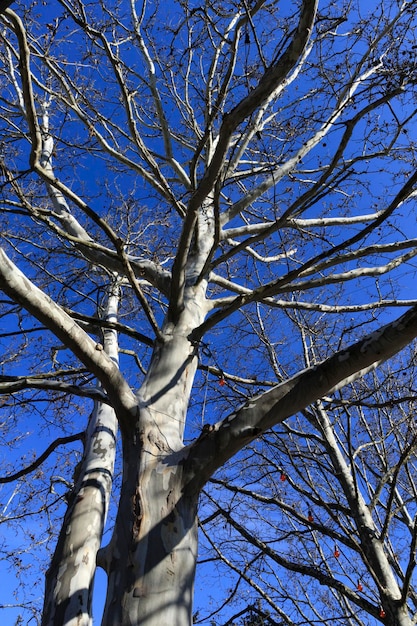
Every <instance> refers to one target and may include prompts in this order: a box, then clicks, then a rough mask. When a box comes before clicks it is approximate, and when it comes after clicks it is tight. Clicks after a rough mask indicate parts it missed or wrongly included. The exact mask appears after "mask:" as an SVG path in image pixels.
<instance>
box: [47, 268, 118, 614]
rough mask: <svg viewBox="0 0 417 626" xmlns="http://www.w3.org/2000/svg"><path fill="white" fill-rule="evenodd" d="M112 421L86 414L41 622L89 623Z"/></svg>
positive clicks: (97, 412) (109, 479) (113, 314)
mask: <svg viewBox="0 0 417 626" xmlns="http://www.w3.org/2000/svg"><path fill="white" fill-rule="evenodd" d="M118 303H119V286H118V281H117V278H116V277H115V280H114V281H113V283H112V285H111V287H110V289H109V297H108V302H107V308H106V312H105V316H104V317H105V319H106V320H107V321H109V322H115V321H117V309H118ZM103 343H104V350H105V352H106V354H107V355H108V356H109V357H110V358H111V359H112V360H113V362H114V363H115V364H116V365H118V362H119V360H118V340H117V332H116V331H114V330H111V329H109V328H107V329H105V330H104V332H103ZM116 437H117V419H116V414H115V412H114V410H113V408H112V407H111V406H109V405H107V404H104V403H101V402H97V403H96V404H95V406H94V409H93V412H92V414H91V416H90V418H89V422H88V427H87V431H86V434H85V443H84V454H83V458H82V461H81V462H80V464H79V466H77V467H76V469H75V471H74V477H73V479H74V489H73V491H72V493H71V495H70V497H69V503H68V509H67V512H66V514H65V519H64V522H63V525H62V529H61V533H60V535H59V539H58V543H57V546H56V549H55V553H54V556H53V558H52V562H51V565H50V567H49V569H48V572H47V574H46V583H45V598H44V608H43V614H42V626H57V625H59V624H65V626H90V625H91V624H92V595H93V583H94V575H95V571H96V557H97V552H98V550H99V548H100V544H101V539H102V535H103V530H104V525H105V522H106V516H107V512H108V508H109V499H110V493H111V489H112V484H113V472H114V460H115V454H116Z"/></svg>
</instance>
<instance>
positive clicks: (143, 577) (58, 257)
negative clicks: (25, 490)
mask: <svg viewBox="0 0 417 626" xmlns="http://www.w3.org/2000/svg"><path fill="white" fill-rule="evenodd" d="M49 11H50V9H49V8H48V7H43V6H40V7H38V6H37V5H35V6H33V7H29V8H28V9H27V10H25V11H24V14H23V17H22V18H21V17H19V16H18V15H17V13H15V12H14V11H12V10H10V9H6V10H5V13H4V16H3V18H2V19H3V24H4V29H3V34H2V68H3V69H2V92H3V96H2V100H1V107H2V113H1V116H0V119H1V124H2V138H3V139H2V160H1V168H2V175H3V183H2V197H1V210H2V232H3V244H4V245H3V248H2V250H1V251H0V289H1V290H2V292H3V293H4V299H3V301H2V307H3V313H2V315H3V319H4V320H5V332H4V334H3V340H4V341H5V344H6V345H7V352H6V353H5V357H4V366H3V367H4V372H5V373H4V375H2V378H1V391H2V393H3V394H4V396H5V404H4V407H3V408H4V409H5V410H7V412H10V413H11V416H10V418H8V419H6V420H5V423H6V428H7V429H8V436H9V438H11V437H13V436H15V430H14V429H15V428H21V427H20V424H19V420H20V421H22V420H23V419H24V417H25V414H26V415H27V411H29V410H30V411H32V412H33V411H35V408H36V407H37V406H38V407H41V408H40V413H41V414H42V415H41V419H42V420H44V424H45V427H46V425H47V424H48V428H49V429H50V432H51V434H52V432H53V436H54V437H55V440H54V441H53V443H51V444H50V445H49V446H46V447H45V450H44V452H43V453H42V454H41V456H40V457H37V458H36V459H35V460H32V461H31V462H30V463H29V462H28V463H27V464H26V467H24V468H23V469H22V468H16V469H14V470H11V469H8V473H9V474H10V475H9V476H4V478H3V479H2V480H3V483H5V482H6V481H9V480H11V479H12V478H13V479H17V478H20V477H21V476H22V475H24V474H28V473H29V472H31V471H33V470H39V468H41V467H43V465H41V462H43V461H48V462H49V461H50V459H51V455H53V454H55V451H56V450H57V448H58V447H59V446H63V445H66V444H74V442H75V441H79V440H81V441H82V445H83V449H82V454H78V456H77V455H75V454H73V455H72V456H73V457H75V459H76V461H77V462H76V463H75V462H74V461H72V467H71V459H70V458H69V457H64V458H65V459H66V462H68V463H70V466H69V467H68V468H67V469H66V468H65V467H63V468H62V469H63V473H64V474H65V476H60V477H59V478H60V480H61V484H65V485H68V488H69V490H70V491H69V493H67V494H66V499H67V500H68V506H67V509H66V512H65V515H64V517H63V525H62V529H61V531H60V533H59V537H58V540H57V544H56V549H55V552H54V555H53V558H52V560H51V564H50V567H49V569H48V572H47V575H46V589H45V601H44V611H43V624H61V623H62V624H64V623H65V624H70V623H74V624H75V623H77V624H88V623H90V622H91V612H92V609H91V606H92V593H93V580H94V573H95V568H96V564H97V565H99V566H100V567H101V568H103V569H104V570H105V572H106V573H107V577H108V585H107V600H106V606H105V609H104V616H103V623H104V624H147V625H148V626H150V625H151V624H158V625H160V624H161V623H166V624H178V625H183V624H190V623H191V620H192V596H193V582H194V575H195V567H196V556H197V526H198V516H197V511H198V502H199V498H200V495H201V493H202V490H203V489H204V487H205V486H206V485H207V484H208V481H210V480H212V479H213V477H214V474H215V472H216V471H217V470H219V469H220V468H222V466H224V464H225V463H227V461H228V460H230V459H236V460H238V459H239V458H241V451H242V450H243V448H244V447H245V446H247V445H248V444H250V443H251V442H253V441H255V440H257V438H259V437H260V436H261V435H263V434H264V433H268V432H269V431H270V429H271V428H274V427H277V426H278V425H280V424H283V423H284V421H285V420H286V419H287V418H289V417H291V416H293V415H296V414H299V413H302V414H303V415H304V416H305V419H307V421H308V422H309V423H310V424H311V428H313V427H314V428H316V429H317V428H318V429H320V428H321V429H323V423H324V421H325V420H326V419H327V418H326V402H327V400H325V401H324V402H325V405H324V408H323V400H321V399H323V398H328V397H330V396H332V397H333V396H334V394H338V393H339V391H340V390H341V389H342V388H344V387H345V386H346V385H347V384H348V383H351V382H352V381H354V380H356V379H358V378H359V377H361V376H364V375H365V374H367V373H369V372H371V371H372V370H374V368H375V367H376V366H378V365H380V364H381V363H383V362H384V361H386V360H388V359H390V358H391V357H393V356H394V355H396V354H397V353H398V352H399V351H401V350H402V349H403V348H405V347H406V346H407V345H408V344H410V342H411V341H412V340H413V339H414V338H415V336H416V335H417V303H416V301H415V300H414V299H413V300H410V299H406V298H404V294H403V291H402V289H403V285H404V278H403V277H404V272H406V271H407V270H409V271H412V269H413V265H412V263H413V258H414V256H415V255H416V253H417V252H416V250H417V249H416V245H415V239H414V238H413V236H412V235H413V229H414V221H411V217H412V215H413V210H414V195H415V185H416V183H417V171H416V169H415V143H414V140H413V132H412V123H413V121H414V117H415V107H414V104H413V103H414V98H415V79H416V67H415V61H414V48H415V45H416V43H415V39H414V36H415V32H416V31H415V20H416V13H417V10H416V8H415V6H414V5H413V3H412V2H404V3H398V2H394V1H391V0H390V1H389V2H388V0H387V1H385V2H383V3H381V6H380V7H379V8H378V10H377V11H373V12H372V13H371V12H368V11H367V10H366V7H364V6H363V3H362V2H361V1H358V2H357V3H346V5H344V4H343V5H341V4H340V3H333V2H328V3H327V4H325V5H322V6H320V7H319V10H318V7H317V2H316V1H315V0H303V1H301V2H299V3H297V5H296V7H295V8H294V7H291V8H288V6H287V3H285V4H284V3H280V2H279V1H276V2H271V3H269V4H268V3H265V2H264V1H263V0H259V1H258V2H254V3H249V4H248V3H242V4H240V3H237V4H236V5H235V4H234V3H228V4H224V3H222V4H221V3H210V2H207V3H206V4H205V5H204V7H202V6H200V5H196V6H194V5H192V4H190V3H188V2H178V3H171V4H170V5H168V6H167V5H166V4H163V5H161V6H159V4H158V3H152V5H147V4H146V3H143V4H141V5H140V6H139V5H137V4H136V3H135V2H133V0H132V2H130V3H128V2H120V3H117V4H115V6H114V7H112V10H111V11H110V10H109V9H108V7H106V5H105V4H104V3H94V4H91V5H90V4H83V3H82V2H80V1H78V0H74V1H71V0H62V1H60V2H57V3H56V6H55V5H54V8H53V10H52V9H51V11H53V13H52V14H51V13H50V12H49ZM394 307H403V308H404V307H406V310H405V312H400V314H399V315H398V314H397V316H395V315H394V314H392V309H393V308H394ZM300 312H301V313H302V312H305V314H306V315H307V314H308V315H309V316H310V318H309V319H310V322H309V323H310V325H312V324H313V321H312V320H314V324H316V325H317V326H320V324H319V322H320V320H322V319H326V320H327V321H326V324H323V329H324V330H325V335H324V336H321V335H320V334H317V335H314V344H315V346H314V353H315V354H317V355H320V359H318V360H316V359H312V358H310V362H309V363H303V362H302V360H303V359H302V351H301V352H300V351H299V350H298V346H297V345H296V343H297V342H295V341H294V344H293V337H294V336H295V334H294V333H295V332H297V333H299V324H298V326H297V314H299V313H300ZM352 316H353V318H354V321H352ZM367 324H371V327H370V330H369V331H368V333H367V334H366V333H365V326H366V325H367ZM331 325H333V331H332V333H331V334H329V327H330V326H331ZM294 328H296V331H294ZM359 333H360V336H359ZM11 338H13V340H11ZM57 343H58V345H57ZM119 343H120V348H119ZM119 355H120V356H121V357H122V358H121V360H120V365H119ZM248 355H249V357H248ZM133 362H134V363H135V365H134V366H133V365H132V363H133ZM93 380H97V381H98V384H97V385H94V384H93ZM202 383H203V384H202ZM213 383H217V384H213ZM208 391H210V394H208ZM335 397H339V396H337V395H336V396H335ZM70 398H71V400H70ZM207 398H208V399H207ZM199 402H200V405H201V407H202V408H201V414H200V420H199V428H198V431H197V432H196V423H195V421H194V423H193V420H195V412H194V409H193V407H194V406H195V407H196V408H198V403H199ZM91 403H94V407H93V409H92V411H91V414H90V416H89V418H88V420H87V422H88V423H87V426H86V427H81V425H80V423H81V422H82V420H83V415H84V413H85V411H86V408H85V407H87V406H90V405H91ZM11 407H12V408H13V411H11ZM77 412H79V415H78V416H77ZM14 420H16V421H14ZM51 424H53V427H54V428H51V427H50V425H51ZM116 424H117V428H118V429H119V433H120V434H119V437H120V441H121V455H122V462H121V463H122V466H123V474H122V478H121V485H120V492H119V494H118V504H117V514H116V516H115V519H114V524H113V528H112V535H111V539H110V540H109V541H104V540H103V532H104V529H105V523H106V517H107V514H108V511H109V501H110V494H111V490H112V483H113V479H114V464H115V462H117V459H116V454H117V444H116V438H117V428H116ZM309 427H310V426H309ZM303 428H304V426H303ZM80 429H81V430H80ZM284 430H285V429H284ZM279 432H281V431H279ZM48 433H49V431H48ZM6 434H7V433H6ZM269 436H271V438H272V441H274V435H268V437H269ZM322 436H323V435H322ZM281 439H282V440H283V441H284V444H283V445H288V446H290V442H291V437H290V436H289V437H288V442H289V443H288V444H285V437H282V436H281V435H280V440H281ZM323 441H324V440H323ZM72 450H73V448H72ZM284 454H285V452H284ZM305 458H306V454H305V452H304V451H302V453H301V454H300V462H304V460H305ZM307 458H308V456H307ZM70 467H71V469H70ZM43 471H45V470H43V469H42V470H41V472H43ZM42 477H43V476H42V475H41V476H40V479H42ZM51 480H52V479H51ZM62 481H63V483H62ZM52 482H53V481H52ZM51 484H52V483H51ZM241 493H243V492H241ZM52 495H53V496H54V497H55V500H54V501H53V502H54V505H55V506H56V507H58V511H59V506H60V503H61V502H62V499H61V498H58V500H56V494H52ZM248 496H249V497H250V496H251V494H248ZM44 502H45V505H44V509H43V510H48V511H49V508H50V506H51V503H50V502H49V504H48V495H45V500H44ZM236 529H237V531H238V532H241V530H240V528H238V527H237V526H236ZM361 539H362V540H363V541H365V539H364V536H363V537H361ZM372 541H374V539H372ZM375 542H376V540H375V541H374V543H375ZM364 545H365V547H366V545H367V544H366V543H364ZM378 545H380V544H378ZM375 546H376V543H375ZM376 552H377V555H376V556H375V559H376V560H375V561H374V562H373V566H374V567H375V568H376V570H375V572H376V576H377V577H378V578H379V582H380V588H381V590H383V592H382V591H381V593H383V600H384V611H385V613H386V615H387V616H388V617H389V619H390V620H391V623H392V624H401V625H405V624H407V625H408V624H410V623H411V622H410V618H409V615H408V611H407V607H406V598H403V597H402V595H401V591H400V589H399V585H398V583H397V581H396V579H395V578H393V576H392V574H391V572H390V571H388V570H387V569H386V568H384V562H385V561H384V559H385V558H386V557H385V553H384V549H383V547H380V548H378V550H377V551H376ZM378 559H379V560H378Z"/></svg>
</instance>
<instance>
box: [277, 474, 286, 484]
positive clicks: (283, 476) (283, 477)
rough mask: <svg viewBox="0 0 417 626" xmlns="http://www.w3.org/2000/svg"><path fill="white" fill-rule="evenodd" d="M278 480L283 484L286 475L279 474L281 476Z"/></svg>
mask: <svg viewBox="0 0 417 626" xmlns="http://www.w3.org/2000/svg"><path fill="white" fill-rule="evenodd" d="M279 479H280V481H281V482H282V483H284V482H285V481H286V480H287V477H286V475H285V474H284V472H281V476H280V477H279Z"/></svg>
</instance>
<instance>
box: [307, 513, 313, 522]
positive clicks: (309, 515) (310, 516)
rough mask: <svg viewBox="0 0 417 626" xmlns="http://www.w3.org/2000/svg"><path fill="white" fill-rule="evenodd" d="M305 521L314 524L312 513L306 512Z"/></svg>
mask: <svg viewBox="0 0 417 626" xmlns="http://www.w3.org/2000/svg"><path fill="white" fill-rule="evenodd" d="M307 519H308V521H309V522H314V515H313V513H312V511H309V512H308V516H307Z"/></svg>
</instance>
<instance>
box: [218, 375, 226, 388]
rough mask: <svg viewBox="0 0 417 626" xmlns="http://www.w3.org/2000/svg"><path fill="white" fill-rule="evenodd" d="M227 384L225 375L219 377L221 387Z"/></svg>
mask: <svg viewBox="0 0 417 626" xmlns="http://www.w3.org/2000/svg"><path fill="white" fill-rule="evenodd" d="M225 384H226V381H225V380H224V378H223V377H222V378H219V385H220V387H224V386H225Z"/></svg>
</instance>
